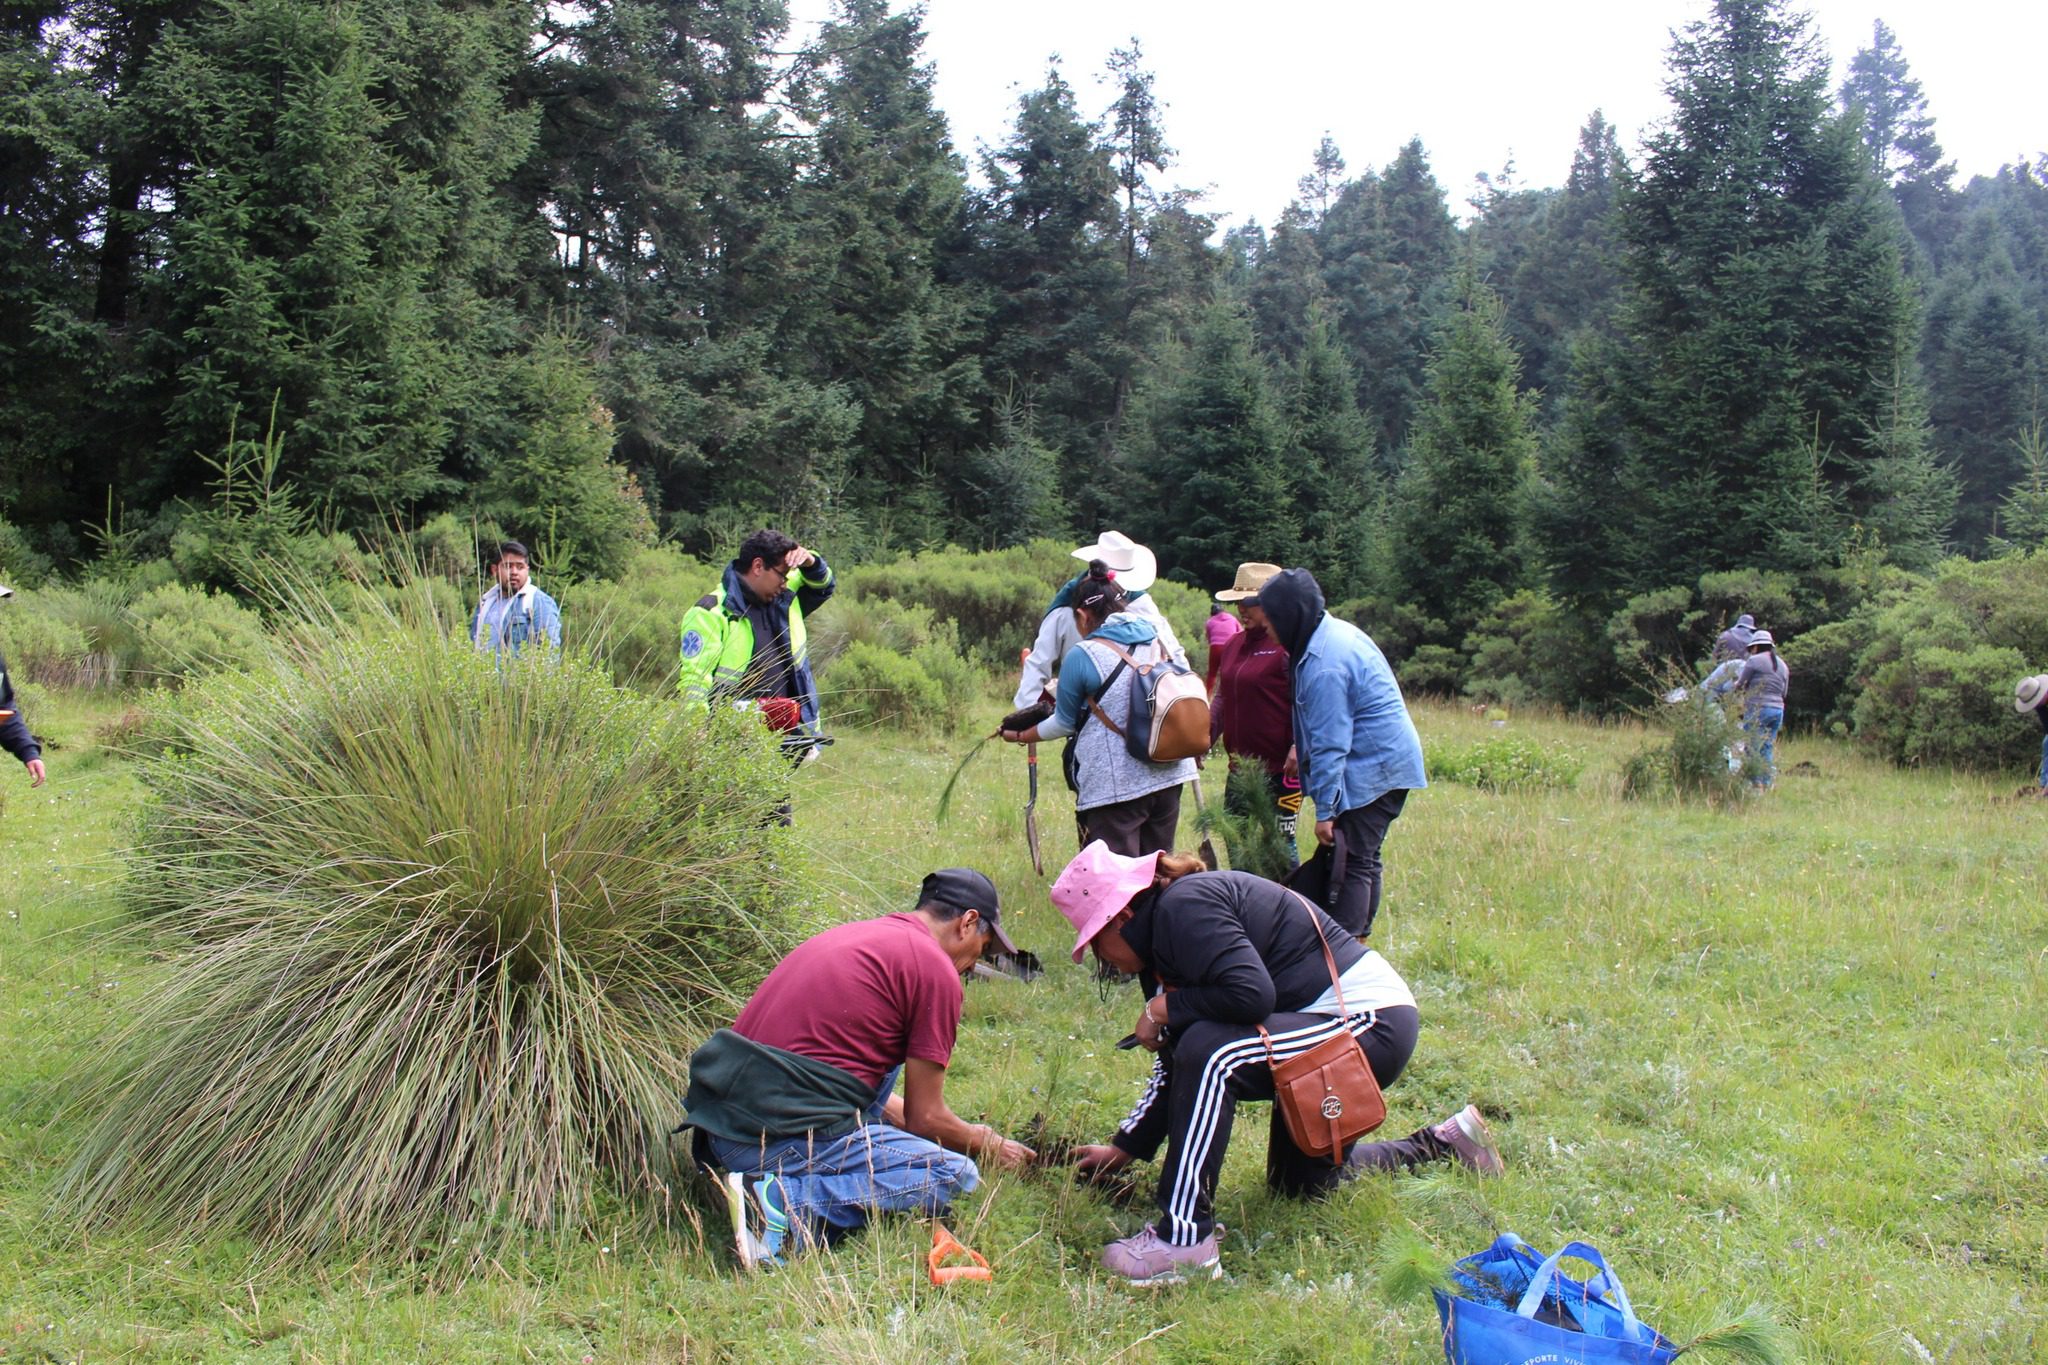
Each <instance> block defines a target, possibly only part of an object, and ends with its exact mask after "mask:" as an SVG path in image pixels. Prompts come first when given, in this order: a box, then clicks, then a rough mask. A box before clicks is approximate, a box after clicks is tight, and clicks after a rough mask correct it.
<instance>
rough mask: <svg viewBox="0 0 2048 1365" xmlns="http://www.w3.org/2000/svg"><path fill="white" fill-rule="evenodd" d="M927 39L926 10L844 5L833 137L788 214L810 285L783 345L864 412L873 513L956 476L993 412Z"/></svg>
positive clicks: (837, 34)
mask: <svg viewBox="0 0 2048 1365" xmlns="http://www.w3.org/2000/svg"><path fill="white" fill-rule="evenodd" d="M923 44H924V32H923V29H922V25H921V22H920V15H919V14H918V12H916V11H909V12H906V13H903V14H896V15H892V14H891V13H890V12H889V8H888V5H887V4H886V3H885V0H841V3H840V10H839V15H838V17H837V18H836V19H835V20H834V21H833V22H832V23H830V24H827V25H826V26H825V27H824V28H823V30H822V31H821V32H820V34H819V36H818V40H817V44H816V47H815V50H814V53H813V55H812V58H811V60H812V63H813V72H814V74H813V77H812V79H813V82H814V91H815V118H816V127H817V135H816V138H815V141H814V144H813V147H812V150H811V154H810V156H809V158H808V159H807V164H806V165H804V166H803V167H802V168H801V172H800V178H799V181H798V184H797V187H796V189H795V192H794V193H793V194H792V196H791V199H790V202H789V207H788V216H789V218H790V220H791V236H790V244H791V250H792V252H793V255H794V263H793V264H794V268H793V269H792V271H791V273H790V279H791V283H792V284H793V285H794V286H795V288H794V290H793V292H792V293H791V295H790V297H789V306H788V308H787V309H785V310H784V311H783V312H782V313H781V314H780V316H779V317H778V319H777V324H776V325H777V337H778V341H779V342H780V343H781V349H782V351H783V354H784V355H786V356H788V357H789V358H790V368H791V369H792V370H793V371H794V372H795V375H796V376H800V377H801V378H802V379H804V380H806V381H808V382H809V383H812V384H815V385H817V386H819V387H820V388H826V387H830V388H831V389H834V390H836V391H837V392H839V393H842V394H844V395H845V397H846V399H847V400H848V401H850V402H851V403H852V404H854V405H855V406H856V407H857V409H858V411H859V414H860V428H859V436H858V441H857V443H856V446H855V450H856V451H857V452H858V459H857V462H856V463H855V464H854V465H853V467H852V468H851V470H850V473H851V475H852V477H853V479H854V480H855V481H856V483H857V484H858V485H859V490H860V491H859V492H858V494H857V497H858V499H859V500H861V501H866V502H879V501H885V500H887V499H888V497H889V496H890V490H891V489H892V488H894V487H897V486H900V485H903V484H906V483H909V482H911V481H912V477H913V475H914V474H915V473H916V472H917V471H919V470H921V469H923V468H925V467H927V466H928V465H929V464H930V463H931V462H932V461H933V460H934V459H938V460H940V461H941V463H942V465H943V467H946V468H951V467H952V465H953V463H954V462H953V461H952V460H951V459H950V458H949V457H950V456H952V455H953V454H955V453H957V451H958V450H959V449H960V448H962V447H963V446H964V445H965V444H966V443H967V442H968V441H969V440H971V439H972V436H973V433H974V431H975V429H976V428H977V426H978V424H979V421H980V417H981V414H980V411H979V409H980V408H981V406H982V404H983V402H984V401H985V397H984V393H983V388H982V383H981V371H980V365H979V361H978V359H977V358H976V357H975V356H974V355H973V349H974V346H975V344H977V343H978V341H979V339H980V338H979V333H978V328H977V327H976V325H975V322H974V318H973V300H972V298H971V295H970V291H969V290H968V288H967V287H966V286H965V285H964V284H962V283H960V282H959V281H957V280H954V279H950V278H947V277H946V276H945V275H944V274H943V271H944V270H945V269H946V267H947V266H948V264H949V263H950V262H951V261H952V260H953V259H955V258H957V257H958V255H959V254H960V252H961V251H962V250H963V249H964V246H965V240H964V234H965V228H966V203H967V197H966V178H965V169H964V167H963V165H962V164H961V162H960V159H959V158H958V157H957V156H956V155H955V154H954V151H953V146H952V142H951V140H950V138H949V136H948V134H947V131H946V121H945V117H944V116H943V115H942V114H941V113H940V112H939V111H938V110H937V108H936V107H935V106H934V105H933V103H932V92H931V84H932V72H931V69H930V68H929V67H928V66H926V65H923V64H922V61H921V54H922V48H923ZM832 473H833V470H832V468H831V467H830V466H823V467H821V468H819V469H818V470H816V471H815V472H814V473H813V475H812V478H813V479H814V480H819V481H824V482H830V481H831V477H832ZM929 529H930V530H932V531H935V532H940V533H943V531H944V530H945V529H948V528H938V527H935V528H929Z"/></svg>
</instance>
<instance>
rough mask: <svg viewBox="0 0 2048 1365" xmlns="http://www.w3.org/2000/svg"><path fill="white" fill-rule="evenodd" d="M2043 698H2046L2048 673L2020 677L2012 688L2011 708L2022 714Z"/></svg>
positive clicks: (2039, 702)
mask: <svg viewBox="0 0 2048 1365" xmlns="http://www.w3.org/2000/svg"><path fill="white" fill-rule="evenodd" d="M2044 700H2048V673H2036V674H2035V675H2034V676H2033V677H2031V678H2021V679H2020V685H2019V686H2018V687H2015V688H2014V689H2013V690H2012V709H2013V710H2015V711H2017V712H2019V713H2020V714H2021V715H2023V716H2024V715H2025V714H2027V712H2029V711H2031V710H2033V709H2034V708H2035V707H2037V706H2039V705H2040V704H2041V703H2042V701H2044Z"/></svg>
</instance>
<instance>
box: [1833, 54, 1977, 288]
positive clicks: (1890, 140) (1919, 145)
mask: <svg viewBox="0 0 2048 1365" xmlns="http://www.w3.org/2000/svg"><path fill="white" fill-rule="evenodd" d="M1840 99H1841V103H1842V107H1843V108H1844V109H1845V110H1847V111H1848V112H1849V113H1850V114H1851V115H1852V116H1854V117H1855V118H1856V119H1857V120H1858V121H1859V122H1860V123H1861V125H1862V129H1863V145H1864V147H1865V148H1866V149H1868V151H1869V154H1870V165H1871V169H1872V170H1873V171H1874V172H1875V173H1876V175H1877V177H1878V178H1879V179H1880V180H1882V181H1883V182H1884V183H1885V184H1887V185H1889V186H1890V187H1891V190H1892V194H1893V196H1894V197H1895V198H1896V199H1897V200H1898V204H1899V209H1900V211H1901V213H1903V214H1904V216H1905V220H1906V226H1907V228H1908V230H1910V231H1911V232H1912V234H1913V236H1914V238H1915V240H1917V241H1918V242H1919V243H1920V245H1921V246H1922V248H1923V249H1925V250H1927V251H1929V252H1931V251H1933V250H1934V249H1936V248H1937V247H1938V246H1939V245H1940V242H1941V238H1942V235H1943V219H1944V218H1945V217H1946V216H1947V213H1948V211H1949V209H1950V207H1951V204H1952V200H1953V196H1954V188H1953V182H1954V180H1955V173H1956V168H1955V163H1954V162H1945V161H1943V160H1942V152H1941V143H1940V142H1939V141H1938V140H1937V139H1936V138H1935V136H1934V119H1933V117H1932V116H1931V115H1930V114H1928V112H1927V96H1926V95H1925V94H1923V93H1922V92H1921V89H1920V82H1919V81H1916V80H1914V79H1913V77H1912V73H1911V69H1910V68H1909V67H1908V66H1907V64H1906V57H1905V54H1904V53H1903V52H1901V51H1900V50H1899V40H1898V35H1896V34H1894V33H1893V32H1892V31H1891V29H1890V28H1888V27H1886V25H1885V22H1884V20H1882V19H1878V20H1875V21H1873V22H1872V25H1871V35H1870V46H1869V47H1866V48H1862V49H1860V50H1859V51H1858V52H1857V53H1856V55H1855V56H1854V57H1853V58H1851V59H1850V62H1849V74H1848V77H1847V78H1846V79H1845V80H1843V82H1842V88H1841V91H1840Z"/></svg>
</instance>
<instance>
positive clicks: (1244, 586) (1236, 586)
mask: <svg viewBox="0 0 2048 1365" xmlns="http://www.w3.org/2000/svg"><path fill="white" fill-rule="evenodd" d="M1279 572H1280V566H1279V565H1278V564H1240V565H1238V566H1237V577H1236V578H1235V579H1233V580H1232V581H1231V584H1230V586H1229V587H1227V588H1225V589H1224V590H1223V591H1222V592H1219V593H1217V594H1216V600H1217V601H1218V602H1242V601H1244V600H1245V599H1246V598H1247V597H1257V596H1258V595H1259V589H1260V588H1263V587H1265V586H1266V580H1267V579H1269V578H1271V577H1272V576H1273V575H1275V574H1277V573H1279Z"/></svg>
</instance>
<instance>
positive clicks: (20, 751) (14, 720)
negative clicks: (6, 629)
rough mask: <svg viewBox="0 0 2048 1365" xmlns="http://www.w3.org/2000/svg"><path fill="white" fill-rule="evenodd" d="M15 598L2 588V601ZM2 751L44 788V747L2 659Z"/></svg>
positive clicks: (0, 671) (33, 785) (30, 778)
mask: <svg viewBox="0 0 2048 1365" xmlns="http://www.w3.org/2000/svg"><path fill="white" fill-rule="evenodd" d="M12 596H14V589H12V588H5V587H0V601H4V600H6V599H7V598H9V597H12ZM0 748H4V749H6V750H7V752H8V753H10V754H13V755H14V756H15V757H16V758H18V759H20V760H21V762H22V765H23V766H24V767H26V768H27V769H28V775H29V785H30V786H31V787H40V786H42V785H43V777H44V772H43V746H42V745H40V744H38V743H36V737H35V735H33V734H32V733H30V731H29V728H28V721H27V720H25V719H23V717H22V714H21V702H20V701H19V700H18V699H17V698H16V697H15V695H14V679H13V678H12V677H11V676H9V675H8V672H7V660H5V659H0Z"/></svg>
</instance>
